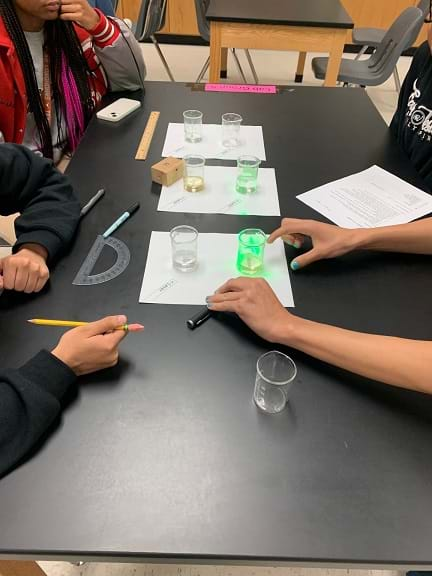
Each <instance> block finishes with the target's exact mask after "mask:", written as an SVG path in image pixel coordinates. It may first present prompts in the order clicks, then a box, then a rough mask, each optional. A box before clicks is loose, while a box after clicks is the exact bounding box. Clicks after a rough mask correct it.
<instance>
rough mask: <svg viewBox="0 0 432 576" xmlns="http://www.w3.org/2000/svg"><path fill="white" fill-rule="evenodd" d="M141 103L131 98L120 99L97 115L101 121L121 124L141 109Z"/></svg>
mask: <svg viewBox="0 0 432 576" xmlns="http://www.w3.org/2000/svg"><path fill="white" fill-rule="evenodd" d="M140 106H141V102H138V100H131V99H129V98H119V99H118V100H116V101H115V102H113V103H112V104H110V105H109V106H107V107H106V108H102V110H99V112H97V113H96V116H97V117H98V118H99V119H100V120H107V121H108V122H120V120H123V118H126V116H129V114H132V112H134V111H135V110H137V108H140Z"/></svg>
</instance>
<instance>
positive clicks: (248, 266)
mask: <svg viewBox="0 0 432 576" xmlns="http://www.w3.org/2000/svg"><path fill="white" fill-rule="evenodd" d="M266 241H267V236H266V234H265V233H264V232H263V231H262V230H260V229H259V228H247V229H246V230H242V231H241V232H240V234H239V236H238V252H237V269H238V271H239V272H240V274H246V275H247V276H253V275H255V274H257V273H258V272H261V271H262V270H263V269H264V249H265V245H266Z"/></svg>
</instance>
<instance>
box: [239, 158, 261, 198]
mask: <svg viewBox="0 0 432 576" xmlns="http://www.w3.org/2000/svg"><path fill="white" fill-rule="evenodd" d="M260 164H261V160H260V159H259V158H257V157H256V156H240V158H239V159H238V160H237V180H236V190H237V192H240V194H253V193H254V192H256V191H257V188H258V171H259V166H260Z"/></svg>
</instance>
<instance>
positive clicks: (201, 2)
mask: <svg viewBox="0 0 432 576" xmlns="http://www.w3.org/2000/svg"><path fill="white" fill-rule="evenodd" d="M209 4H210V0H195V11H196V16H197V22H198V31H199V33H200V36H201V38H202V39H203V40H205V41H206V42H210V26H209V22H208V20H207V17H206V14H207V10H208V7H209Z"/></svg>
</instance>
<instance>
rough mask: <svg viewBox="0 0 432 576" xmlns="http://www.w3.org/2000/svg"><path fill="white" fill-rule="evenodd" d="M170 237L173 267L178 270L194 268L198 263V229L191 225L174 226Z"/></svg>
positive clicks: (186, 270) (187, 270)
mask: <svg viewBox="0 0 432 576" xmlns="http://www.w3.org/2000/svg"><path fill="white" fill-rule="evenodd" d="M170 237H171V249H172V262H173V266H174V268H175V269H176V270H180V272H190V271H191V270H195V268H196V267H197V265H198V230H196V229H195V228H193V227H192V226H186V225H182V226H176V227H175V228H173V229H172V230H171V232H170Z"/></svg>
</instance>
